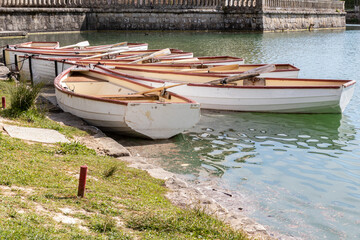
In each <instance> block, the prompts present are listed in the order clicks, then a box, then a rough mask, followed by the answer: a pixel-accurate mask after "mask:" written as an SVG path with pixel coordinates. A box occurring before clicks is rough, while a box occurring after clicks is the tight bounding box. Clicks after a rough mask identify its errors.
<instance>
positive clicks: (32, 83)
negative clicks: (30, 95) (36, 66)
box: [28, 56, 34, 86]
mask: <svg viewBox="0 0 360 240" xmlns="http://www.w3.org/2000/svg"><path fill="white" fill-rule="evenodd" d="M31 58H32V56H29V57H28V59H29V71H30V81H31V85H32V86H34V75H33V70H32V62H31Z"/></svg>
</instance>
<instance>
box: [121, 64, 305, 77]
mask: <svg viewBox="0 0 360 240" xmlns="http://www.w3.org/2000/svg"><path fill="white" fill-rule="evenodd" d="M122 65H129V64H122ZM289 65H290V64H289ZM132 66H133V65H132ZM115 69H123V70H132V71H134V70H138V69H136V68H128V67H125V66H115ZM140 70H141V72H151V73H160V74H176V75H188V76H200V77H228V76H229V75H230V74H224V73H216V72H214V73H199V72H182V71H179V72H176V71H160V70H152V69H140ZM290 71H300V69H299V70H290ZM272 72H280V71H277V70H274V71H272ZM281 72H282V71H281ZM239 73H243V72H239ZM270 73H271V72H270Z"/></svg>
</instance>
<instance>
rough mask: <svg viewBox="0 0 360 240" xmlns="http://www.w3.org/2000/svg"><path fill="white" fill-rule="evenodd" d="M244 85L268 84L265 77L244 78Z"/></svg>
mask: <svg viewBox="0 0 360 240" xmlns="http://www.w3.org/2000/svg"><path fill="white" fill-rule="evenodd" d="M243 86H266V80H265V78H247V79H244V80H243Z"/></svg>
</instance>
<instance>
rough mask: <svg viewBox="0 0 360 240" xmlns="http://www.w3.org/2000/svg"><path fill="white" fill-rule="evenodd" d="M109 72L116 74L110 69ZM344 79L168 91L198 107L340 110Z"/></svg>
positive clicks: (346, 89) (346, 91)
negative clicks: (335, 82) (339, 81)
mask: <svg viewBox="0 0 360 240" xmlns="http://www.w3.org/2000/svg"><path fill="white" fill-rule="evenodd" d="M102 69H103V70H104V71H109V70H107V69H105V68H102ZM110 72H112V73H113V74H118V73H116V72H114V71H111V70H110ZM128 77H129V78H130V79H132V80H135V81H138V82H141V83H143V84H147V85H149V86H152V87H162V86H164V85H166V86H169V85H174V84H175V82H166V81H160V80H149V79H144V78H137V77H134V76H133V77H131V76H129V75H128ZM284 80H286V79H284ZM320 81H321V80H320ZM348 82H349V84H348V85H347V84H344V85H342V86H339V87H299V86H297V87H296V86H295V87H266V86H264V87H238V86H227V85H210V84H187V85H181V86H177V87H173V88H170V89H169V91H171V92H173V93H176V94H179V95H182V96H184V97H187V98H190V99H193V100H194V101H196V102H198V103H200V104H201V108H202V109H213V110H227V111H241V112H272V113H342V112H343V111H344V110H345V108H346V106H347V105H348V103H349V102H350V100H351V98H352V96H353V93H354V89H355V84H354V83H355V82H353V81H352V82H351V81H348Z"/></svg>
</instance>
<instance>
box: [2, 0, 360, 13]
mask: <svg viewBox="0 0 360 240" xmlns="http://www.w3.org/2000/svg"><path fill="white" fill-rule="evenodd" d="M355 1H356V2H357V3H358V2H359V0H355ZM0 7H49V8H54V7H59V8H78V7H90V8H119V9H123V8H171V9H182V8H208V9H219V8H221V7H226V8H228V9H237V10H253V9H255V8H257V9H260V8H261V9H265V10H293V9H295V10H299V9H316V10H317V9H327V10H329V9H332V10H334V11H335V10H336V11H344V2H342V1H326V2H325V1H324V2H317V1H311V0H0Z"/></svg>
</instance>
